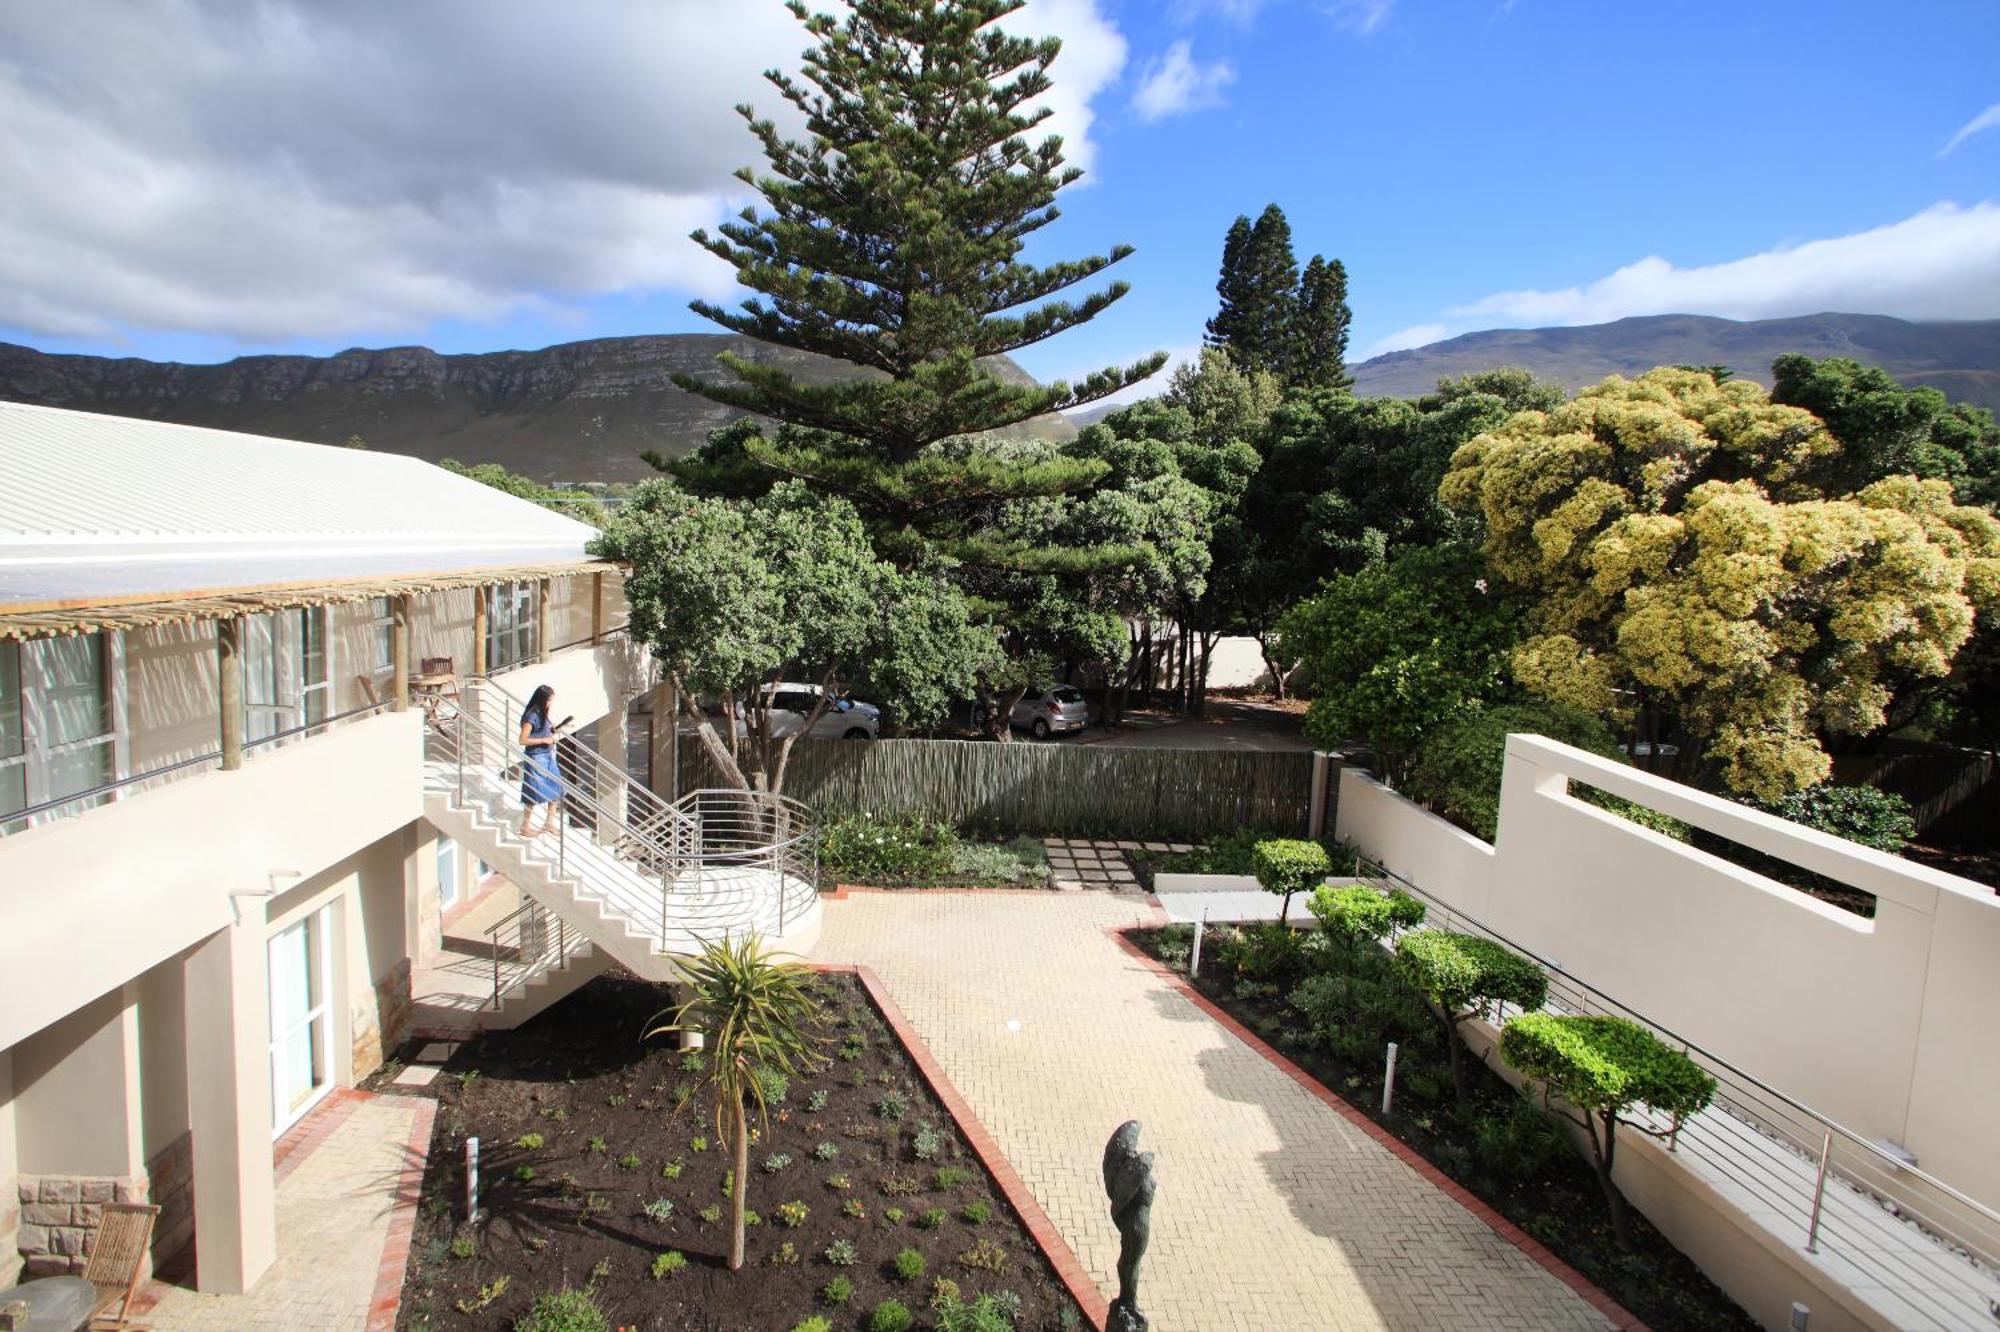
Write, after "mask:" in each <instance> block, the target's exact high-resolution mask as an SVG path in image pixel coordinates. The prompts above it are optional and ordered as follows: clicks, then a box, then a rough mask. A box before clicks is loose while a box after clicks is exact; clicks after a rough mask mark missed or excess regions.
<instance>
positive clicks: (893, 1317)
mask: <svg viewBox="0 0 2000 1332" xmlns="http://www.w3.org/2000/svg"><path fill="white" fill-rule="evenodd" d="M919 1256H921V1255H919ZM914 1322H916V1316H915V1315H914V1314H912V1313H911V1312H910V1310H909V1308H908V1307H907V1306H906V1305H905V1304H904V1303H903V1302H902V1301H901V1300H884V1301H882V1302H881V1303H880V1304H878V1305H876V1306H875V1308H874V1310H873V1311H872V1312H870V1313H869V1315H868V1332H910V1325H911V1324H912V1323H914Z"/></svg>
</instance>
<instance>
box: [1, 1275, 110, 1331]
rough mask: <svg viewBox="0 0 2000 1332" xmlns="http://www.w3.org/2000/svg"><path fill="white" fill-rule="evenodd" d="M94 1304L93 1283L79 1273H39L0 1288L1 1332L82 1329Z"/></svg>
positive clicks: (95, 1288)
mask: <svg viewBox="0 0 2000 1332" xmlns="http://www.w3.org/2000/svg"><path fill="white" fill-rule="evenodd" d="M96 1304H97V1287H95V1286H93V1285H91V1284H90V1283H89V1282H88V1281H85V1280H84V1279H83V1278H82V1277H73V1276H59V1277H43V1278H42V1279H41V1280H39V1281H28V1282H24V1283H23V1284H21V1285H18V1286H16V1287H14V1288H13V1289H12V1290H0V1329H4V1330H5V1332H83V1329H84V1328H86V1327H88V1326H89V1325H90V1312H91V1310H92V1309H93V1308H94V1307H96Z"/></svg>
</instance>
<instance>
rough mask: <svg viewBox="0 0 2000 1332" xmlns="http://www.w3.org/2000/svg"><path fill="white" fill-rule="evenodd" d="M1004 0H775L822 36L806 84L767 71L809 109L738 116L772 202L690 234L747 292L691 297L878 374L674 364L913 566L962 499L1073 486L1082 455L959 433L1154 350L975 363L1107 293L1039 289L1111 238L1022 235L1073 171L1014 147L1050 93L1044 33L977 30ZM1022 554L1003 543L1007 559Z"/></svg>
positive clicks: (968, 504) (764, 457) (1021, 415)
mask: <svg viewBox="0 0 2000 1332" xmlns="http://www.w3.org/2000/svg"><path fill="white" fill-rule="evenodd" d="M1022 3H1023V0H854V2H853V3H852V4H851V5H850V6H849V10H848V15H847V17H846V18H845V19H844V20H837V19H836V18H835V17H833V16H831V15H827V14H815V13H812V12H810V11H809V10H808V9H807V8H806V5H805V3H804V0H787V7H788V8H790V9H791V11H792V12H793V13H794V14H796V15H797V16H798V17H799V18H800V20H801V21H802V22H804V24H805V26H806V30H807V31H808V32H809V33H810V34H811V35H812V36H813V37H814V38H815V39H816V41H817V44H816V45H815V46H814V47H812V48H811V49H810V50H808V51H807V52H806V53H805V55H804V73H803V77H802V78H797V79H795V78H793V77H791V76H788V75H785V74H782V73H778V72H775V71H774V72H772V73H770V74H768V75H767V76H766V77H767V78H768V79H769V80H770V82H771V83H772V84H773V86H775V87H776V88H777V89H778V91H779V93H780V94H781V95H783V97H784V98H785V100H786V101H788V102H790V103H791V104H792V105H793V106H795V107H796V108H798V110H799V111H800V113H801V114H802V115H803V116H804V117H805V133H804V135H803V136H802V137H800V138H797V139H793V138H789V137H787V136H786V135H784V134H783V133H781V132H780V131H779V129H778V128H777V126H776V125H775V124H774V123H773V122H772V121H770V120H768V119H759V118H758V117H757V116H756V114H755V112H754V111H753V110H752V109H751V108H750V107H749V106H747V105H746V106H741V107H738V108H737V110H738V112H739V114H741V115H742V116H743V117H744V119H745V120H746V121H747V122H748V123H749V126H750V129H751V132H752V133H753V134H755V135H756V137H757V139H758V142H759V143H760V144H761V145H762V148H763V153H764V156H765V158H766V159H767V162H768V166H769V171H768V172H767V173H765V174H758V173H756V172H754V171H753V170H751V169H749V168H746V169H745V170H743V171H742V172H739V173H738V174H739V176H740V178H741V179H742V180H744V181H745V182H746V183H747V184H750V185H752V186H754V187H755V188H756V189H757V190H758V192H759V193H761V194H762V195H763V196H764V199H765V202H766V203H767V204H768V206H769V210H768V211H767V212H765V213H764V214H762V215H761V216H760V215H758V214H757V213H756V212H755V211H754V210H745V212H744V213H743V214H742V216H741V217H740V218H739V219H737V220H733V221H729V222H725V223H723V224H722V225H721V226H719V227H718V228H717V229H716V230H717V234H714V235H711V234H709V233H708V232H706V231H697V232H695V233H694V239H695V241H696V242H697V243H698V244H700V245H701V246H703V247H704V248H705V249H707V250H708V251H709V252H710V253H712V254H715V255H717V256H718V257H720V258H721V259H723V260H725V261H726V262H728V263H729V264H730V265H731V266H732V267H734V268H735V270H736V277H737V281H738V282H740V283H741V284H742V285H744V286H746V287H748V288H750V289H751V290H752V291H755V292H758V293H761V295H762V299H759V298H757V297H752V298H750V299H748V300H746V301H744V302H743V305H742V308H741V309H740V310H736V311H729V310H723V309H721V308H719V307H717V306H715V305H712V304H709V303H707V302H704V301H696V302H694V303H693V305H692V308H693V309H694V310H695V311H696V312H697V313H699V314H702V315H704V316H706V317H707V318H709V319H711V320H713V321H715V322H716V323H718V324H721V325H722V326H724V327H725V328H729V329H733V330H735V331H736V332H738V333H743V334H747V335H749V336H750V337H753V338H757V339H760V340H762V341H765V342H773V343H777V344H780V345H782V346H786V347H793V348H797V349H799V350H802V351H811V352H819V353H822V354H824V355H827V356H832V357H836V358H838V359H840V360H844V361H848V362H851V363H853V364H855V365H859V366H862V367H865V368H866V369H867V370H869V371H873V372H875V373H873V374H871V375H868V376H866V377H860V378H850V379H843V380H840V381H837V382H834V383H806V382H802V381H800V380H799V379H797V378H796V377H794V376H793V375H792V374H791V373H790V372H789V371H787V370H785V369H784V368H782V367H780V366H776V365H769V364H759V363H756V362H753V361H750V360H747V359H745V358H743V357H740V356H735V355H731V354H727V353H725V354H724V355H723V356H721V357H720V358H719V359H720V360H721V361H722V363H723V365H724V367H725V368H726V369H727V370H728V371H729V372H730V373H731V374H732V375H733V376H734V380H735V382H723V383H717V382H709V381H704V380H701V379H697V378H694V377H692V376H685V375H676V376H674V382H675V383H676V384H678V385H680V386H681V387H682V388H684V389H687V390H689V391H690V392H694V393H698V394H700V395H702V396H703V397H706V398H709V399H712V400H713V401H716V402H720V403H724V404H726V405H728V406H731V407H737V408H741V409H742V410H744V411H747V412H754V413H756V414H757V415H759V416H764V417H769V418H773V419H776V420H778V421H781V422H785V423H788V424H789V425H792V426H796V427H804V428H805V429H803V430H795V431H793V432H791V433H790V434H789V435H787V434H784V433H782V432H781V434H780V436H779V438H778V439H776V440H769V439H763V438H758V439H754V440H750V441H747V442H746V443H745V445H744V451H745V453H746V454H747V455H748V456H749V457H750V458H751V459H753V460H755V461H756V462H758V463H760V464H762V465H763V466H765V467H767V468H769V469H770V470H772V471H774V472H777V473H782V474H786V475H790V476H795V477H801V478H804V479H805V480H806V481H808V482H809V483H810V484H812V485H813V487H814V488H815V489H819V490H823V491H829V492H832V493H835V494H839V495H843V496H845V497H847V498H848V499H849V500H851V501H852V502H853V503H854V504H855V505H856V507H857V508H859V509H860V510H861V512H862V513H863V514H864V515H866V516H867V517H868V518H869V519H870V521H871V526H872V527H873V528H874V530H875V532H876V535H877V540H878V544H880V545H882V546H883V548H884V553H885V554H887V555H889V556H890V558H893V559H895V560H897V562H898V563H900V564H904V565H906V566H907V565H910V564H913V563H915V562H917V561H918V560H919V559H921V558H922V557H923V555H924V553H925V552H926V551H927V550H928V549H929V548H931V547H932V546H935V545H938V544H941V543H942V544H949V545H951V546H953V547H954V548H953V549H952V550H951V553H952V554H954V555H955V556H958V557H961V558H963V557H967V556H973V557H986V558H992V559H1004V558H1006V556H1007V552H999V553H996V552H994V551H992V550H990V549H986V550H981V549H979V548H978V537H977V527H978V522H977V516H978V514H980V513H982V512H989V513H990V511H991V510H992V509H993V508H994V507H996V506H997V505H999V504H1001V503H1003V502H1005V501H1007V500H1010V499H1017V498H1024V497H1033V496H1052V495H1063V494H1068V493H1072V492H1075V491H1078V490H1081V489H1085V488H1088V487H1089V486H1090V485H1091V484H1092V483H1094V482H1095V481H1096V480H1097V478H1098V477H1099V476H1101V475H1102V471H1103V469H1102V468H1101V467H1100V466H1097V465H1094V464H1091V463H1088V462H1080V461H1075V460H1064V459H1049V458H1036V459H1029V460H1025V461H1023V460H1019V459H1017V458H1016V457H1015V456H1014V451H1011V450H1008V449H1006V448H1003V447H1001V446H987V445H985V444H984V442H983V441H975V442H972V443H970V444H965V443H955V444H954V445H953V446H952V447H951V448H949V449H943V450H941V449H940V448H938V447H934V446H938V445H939V444H940V441H945V440H954V441H957V440H959V439H960V438H961V437H965V436H972V435H976V434H978V433H980V432H984V431H990V430H996V429H999V428H1001V427H1004V426H1010V425H1014V424H1016V423H1018V422H1021V421H1025V420H1028V419H1030V418H1032V417H1036V416H1041V415H1045V414H1047V413H1049V412H1055V411H1063V410H1067V409H1070V408H1073V407H1077V406H1079V405H1082V404H1084V403H1088V402H1092V401H1095V400H1096V399H1098V398H1102V397H1105V396H1106V395H1108V394H1111V393H1115V392H1117V391H1118V390H1119V389H1122V388H1124V387H1126V386H1127V385H1129V384H1132V383H1135V382H1137V381H1139V380H1141V379H1144V378H1145V377H1146V376H1148V375H1150V374H1152V373H1153V372H1154V371H1155V370H1157V369H1158V368H1159V366H1160V365H1161V363H1162V362H1163V361H1164V360H1165V356H1164V354H1160V355H1156V356H1152V357H1149V358H1147V359H1146V360H1143V361H1140V362H1138V363H1136V364H1134V365H1131V366H1128V367H1125V368H1123V369H1119V368H1113V369H1107V370H1102V371H1099V372H1097V373H1095V374H1092V375H1090V376H1088V377H1086V378H1085V379H1084V380H1083V381H1082V382H1080V383H1078V384H1075V385H1073V386H1072V385H1068V384H1064V383H1055V384H1049V385H1035V384H1010V383H1006V382H1003V381H1002V380H1001V379H1000V378H999V377H997V376H996V375H995V374H994V372H993V371H992V370H991V369H990V368H989V367H988V366H987V365H985V364H983V363H982V358H986V357H996V356H1001V355H1004V354H1006V353H1009V352H1013V351H1017V350H1019V349H1020V348H1022V347H1026V346H1030V345H1032V344H1034V343H1037V342H1040V341H1042V340H1043V339H1045V338H1049V337H1052V336H1054V335H1055V334H1057V333H1060V332H1062V331H1064V330H1065V329H1069V328H1074V327H1076V326H1077V325H1079V324H1082V323H1084V322H1085V321H1087V320H1089V319H1090V318H1091V317H1093V316H1094V315H1096V314H1097V313H1099V312H1100V311H1102V310H1103V309H1104V308H1105V307H1106V306H1108V305H1110V304H1111V303H1112V302H1114V301H1116V300H1118V299H1119V298H1120V297H1121V296H1123V295H1124V294H1125V292H1126V284H1125V283H1123V282H1114V283H1112V284H1110V285H1109V286H1107V287H1105V288H1104V289H1102V290H1100V291H1097V292H1094V293H1092V294H1090V295H1087V296H1084V297H1082V298H1080V299H1077V300H1074V301H1072V300H1052V299H1048V298H1050V297H1053V296H1055V295H1056V294H1057V293H1060V292H1063V291H1065V290H1067V289H1068V288H1070V287H1072V286H1074V285H1076V284H1077V283H1079V282H1083V281H1086V280H1087V279H1089V278H1091V277H1094V276H1095V275H1097V274H1098V273H1100V272H1102V271H1103V270H1104V269H1105V268H1107V267H1109V266H1110V265H1111V264H1114V263H1116V262H1118V261H1119V260H1120V259H1123V258H1124V257H1125V256H1126V255H1128V254H1130V253H1131V252H1132V251H1131V247H1130V246H1123V245H1121V246H1117V247H1115V248H1113V249H1112V250H1111V252H1110V253H1109V254H1106V255H1101V256H1096V257H1092V258H1086V259H1080V260H1074V261H1069V262H1064V263H1056V264H1052V265H1049V266H1047V267H1036V266H1033V265H1030V264H1025V263H1023V262H1021V261H1020V257H1019V256H1020V252H1021V249H1022V246H1023V243H1024V241H1025V239H1026V238H1027V237H1028V236H1029V235H1030V234H1032V233H1034V232H1036V231H1039V230H1040V229H1041V228H1043V227H1045V226H1047V225H1048V224H1049V223H1051V222H1053V221H1055V220H1056V217H1057V216H1058V211H1057V209H1056V207H1055V205H1054V199H1055V196H1056V193H1057V191H1059V190H1060V189H1062V188H1063V187H1064V186H1066V185H1068V184H1070V183H1071V182H1072V181H1074V180H1076V179H1077V177H1078V176H1079V175H1080V174H1081V172H1080V171H1078V170H1077V169H1076V168H1073V167H1065V166H1064V164H1063V156H1062V142H1061V140H1060V138H1058V137H1056V136H1053V135H1049V136H1044V137H1043V138H1041V139H1040V140H1039V142H1031V141H1030V135H1031V132H1032V131H1034V130H1035V128H1036V127H1037V126H1039V125H1040V124H1041V123H1042V122H1043V121H1044V120H1045V119H1046V118H1047V117H1048V115H1049V111H1048V109H1047V108H1046V107H1041V108H1039V109H1034V110H1030V109H1028V108H1029V107H1030V106H1032V105H1033V103H1034V102H1035V101H1036V99H1037V98H1039V97H1040V96H1041V95H1042V94H1043V93H1045V92H1046V91H1047V90H1048V88H1049V87H1050V80H1049V76H1048V67H1049V65H1050V62H1052V61H1053V60H1054V59H1055V58H1056V54H1057V51H1058V49H1059V48H1060V45H1061V44H1060V43H1059V42H1058V41H1057V40H1055V39H1053V38H1046V39H1041V40H1030V39H1026V38H1020V37H1013V36H1009V35H1007V34H1006V33H1004V32H1002V31H1000V30H999V29H997V28H995V27H994V26H992V25H993V24H995V23H996V22H997V21H998V20H999V19H1001V18H1004V17H1006V16H1007V15H1009V14H1012V13H1014V12H1015V11H1016V10H1018V9H1020V8H1021V5H1022ZM1015 553H1018V552H1015Z"/></svg>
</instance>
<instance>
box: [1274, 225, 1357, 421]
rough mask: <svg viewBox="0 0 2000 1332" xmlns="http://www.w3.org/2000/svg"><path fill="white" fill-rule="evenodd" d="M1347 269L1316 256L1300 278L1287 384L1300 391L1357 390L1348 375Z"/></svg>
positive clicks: (1287, 368)
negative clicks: (1323, 389)
mask: <svg viewBox="0 0 2000 1332" xmlns="http://www.w3.org/2000/svg"><path fill="white" fill-rule="evenodd" d="M1353 317H1354V316H1353V314H1352V313H1351V312H1350V311H1349V310H1348V308H1347V267H1346V265H1344V264H1342V263H1341V262H1340V260H1338V259H1335V260H1334V261H1333V262H1332V263H1328V262H1327V261H1326V260H1325V259H1322V258H1321V257H1320V256H1319V255H1314V256H1313V257H1312V262H1310V263H1308V264H1307V265H1306V271H1305V273H1304V275H1303V276H1301V277H1300V278H1299V296H1298V303H1297V307H1296V311H1295V313H1294V316H1293V320H1292V338H1291V342H1292V345H1291V354H1290V355H1289V357H1288V358H1287V362H1286V366H1285V382H1286V383H1287V384H1289V385H1292V386H1294V387H1298V388H1343V389H1344V388H1353V387H1354V379H1353V377H1352V376H1350V375H1349V374H1348V373H1347V326H1348V324H1349V323H1350V322H1352V320H1353Z"/></svg>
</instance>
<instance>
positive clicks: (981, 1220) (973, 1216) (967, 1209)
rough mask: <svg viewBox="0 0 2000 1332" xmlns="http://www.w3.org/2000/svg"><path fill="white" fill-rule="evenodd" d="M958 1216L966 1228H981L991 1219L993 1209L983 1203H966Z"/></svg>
mask: <svg viewBox="0 0 2000 1332" xmlns="http://www.w3.org/2000/svg"><path fill="white" fill-rule="evenodd" d="M959 1216H960V1217H961V1218H962V1219H963V1220H964V1221H965V1224H967V1225H968V1226H983V1225H985V1224H986V1223H987V1222H988V1221H991V1220H992V1219H993V1209H992V1208H991V1207H988V1206H987V1205H986V1204H985V1203H983V1202H972V1203H967V1204H966V1205H965V1206H964V1208H963V1209H962V1210H960V1212H959Z"/></svg>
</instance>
